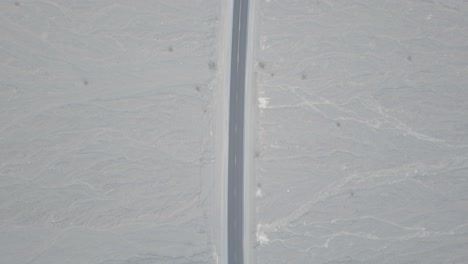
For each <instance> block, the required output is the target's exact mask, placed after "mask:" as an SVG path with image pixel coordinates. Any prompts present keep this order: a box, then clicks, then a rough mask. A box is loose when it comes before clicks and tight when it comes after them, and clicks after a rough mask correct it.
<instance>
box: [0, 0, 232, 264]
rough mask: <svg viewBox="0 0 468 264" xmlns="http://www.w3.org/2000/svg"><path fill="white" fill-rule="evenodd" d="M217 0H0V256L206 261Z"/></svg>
mask: <svg viewBox="0 0 468 264" xmlns="http://www.w3.org/2000/svg"><path fill="white" fill-rule="evenodd" d="M221 9H222V8H221V2H220V1H215V0H208V1H207V0H203V1H202V0H195V1H194V0H184V1H163V0H160V1H115V0H112V1H111V0H106V1H85V0H77V1H69V0H63V1H59V0H57V1H52V0H50V1H49V0H44V1H41V0H39V1H24V2H23V1H19V2H14V1H2V2H1V3H0V263H5V264H7V263H16V264H21V263H31V264H32V263H34V264H39V263H44V264H54V263H57V264H65V263H87V264H93V263H101V264H104V263H105V264H117V263H132V264H137V263H216V262H217V260H218V258H219V254H220V250H221V249H220V232H221V230H220V223H221V219H220V217H221V201H222V197H221V196H222V194H221V191H222V186H221V184H222V182H221V181H220V175H217V174H215V173H214V167H216V166H215V162H216V155H215V149H216V146H215V142H217V140H218V139H217V135H218V133H219V132H220V131H219V130H218V128H217V126H216V124H215V123H216V122H217V121H216V120H219V118H218V117H216V115H217V112H216V111H215V109H216V108H217V107H218V106H217V104H218V103H222V101H220V100H219V98H218V99H216V98H217V96H219V92H217V89H218V88H219V84H220V83H221V82H222V80H220V77H219V69H218V68H219V67H218V66H219V65H218V61H220V55H219V54H220V53H221V52H223V53H224V51H222V50H221V49H219V48H218V44H219V43H218V41H219V39H220V38H219V34H218V33H219V32H220V31H221V30H224V29H222V28H221V21H222V17H221V15H220V11H221Z"/></svg>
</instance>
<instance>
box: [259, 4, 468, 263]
mask: <svg viewBox="0 0 468 264" xmlns="http://www.w3.org/2000/svg"><path fill="white" fill-rule="evenodd" d="M257 15H258V16H260V18H259V23H258V24H257V25H256V32H257V38H258V39H257V41H258V43H257V45H258V48H257V50H256V59H257V66H256V68H257V69H256V70H257V72H258V77H257V78H256V85H257V86H256V87H257V91H258V96H259V103H258V104H259V109H258V119H257V122H258V124H257V137H256V151H257V153H256V156H257V158H256V162H255V172H256V173H255V177H256V181H257V184H258V186H257V190H256V195H257V197H256V200H255V206H256V221H257V224H258V229H257V239H258V241H257V242H258V245H257V248H256V249H257V250H256V254H257V263H259V264H267V263H268V264H273V263H298V264H303V263H317V264H319V263H335V264H338V263H340V264H344V263H347V264H348V263H349V264H350V263H368V264H374V263H379V264H383V263H389V264H390V263H391V264H403V263H414V264H419V263H421V264H422V263H424V264H428V263H434V264H439V263H460V264H461V263H468V251H467V248H468V103H467V102H468V74H467V69H468V34H467V32H468V3H467V2H464V1H408V0H397V1H394V0H392V1H383V0H382V1H371V0H369V1H334V0H333V1H303V0H295V1H293V0H261V1H259V2H258V13H257Z"/></svg>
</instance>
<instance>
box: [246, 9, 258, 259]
mask: <svg viewBox="0 0 468 264" xmlns="http://www.w3.org/2000/svg"><path fill="white" fill-rule="evenodd" d="M256 11H257V1H256V0H250V2H249V16H248V17H249V18H248V19H249V22H248V33H247V55H246V56H247V57H246V78H245V91H246V92H245V111H244V112H245V116H244V124H245V126H244V186H243V187H244V204H243V206H244V243H243V244H244V263H248V264H255V263H256V250H255V249H256V242H257V236H256V229H257V228H256V220H255V191H256V188H255V186H256V180H255V138H256V129H255V128H256V125H255V124H256V120H257V117H256V115H257V87H256V79H257V73H256V64H255V48H256V46H257V45H256V44H257V38H256V37H255V36H256V33H255V31H256V24H257V16H256V15H255V14H256Z"/></svg>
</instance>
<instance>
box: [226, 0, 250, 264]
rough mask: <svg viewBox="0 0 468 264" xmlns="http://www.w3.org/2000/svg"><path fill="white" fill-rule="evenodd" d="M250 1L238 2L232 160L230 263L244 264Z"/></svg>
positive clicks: (234, 28)
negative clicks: (246, 107)
mask: <svg viewBox="0 0 468 264" xmlns="http://www.w3.org/2000/svg"><path fill="white" fill-rule="evenodd" d="M248 7H249V1H248V0H234V18H233V26H232V50H231V81H230V98H229V157H228V159H229V160H228V264H242V263H244V252H243V239H244V236H243V230H244V228H243V217H244V213H243V200H244V199H243V197H244V192H243V186H244V179H243V177H244V173H243V172H244V94H245V66H246V65H245V64H246V53H247V22H248Z"/></svg>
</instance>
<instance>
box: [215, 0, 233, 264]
mask: <svg viewBox="0 0 468 264" xmlns="http://www.w3.org/2000/svg"><path fill="white" fill-rule="evenodd" d="M233 6H234V1H233V0H226V1H221V4H220V10H219V12H220V19H219V20H220V21H219V23H220V27H219V30H218V38H217V42H218V50H217V52H218V54H219V56H218V61H217V68H218V69H219V72H218V77H219V82H218V85H217V90H216V91H215V93H216V94H215V96H214V100H215V102H214V103H215V105H216V106H215V112H216V122H215V123H216V126H217V127H216V133H215V135H216V147H215V166H214V170H215V171H214V175H215V177H216V178H218V180H219V182H220V183H219V184H216V186H219V187H221V189H220V190H218V195H216V197H214V198H218V197H219V198H218V199H219V200H218V201H219V202H218V203H217V206H219V208H218V210H216V211H215V213H216V214H219V216H220V217H219V220H217V221H219V222H218V224H217V226H218V227H219V228H220V230H218V231H219V235H218V236H217V240H218V241H217V243H216V245H215V247H217V248H215V249H214V251H215V252H214V254H215V255H216V256H215V259H216V264H227V263H228V243H227V240H228V228H227V213H228V206H227V203H228V186H227V185H228V153H229V152H228V151H229V138H228V137H227V136H226V135H228V134H229V93H230V77H231V41H232V34H231V31H232V19H233V18H232V17H233Z"/></svg>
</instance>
